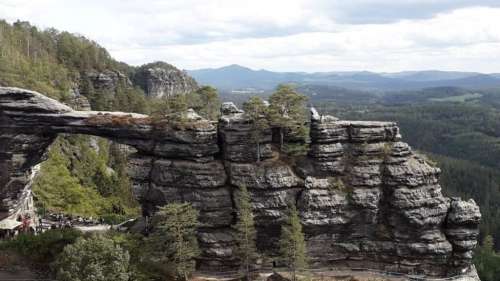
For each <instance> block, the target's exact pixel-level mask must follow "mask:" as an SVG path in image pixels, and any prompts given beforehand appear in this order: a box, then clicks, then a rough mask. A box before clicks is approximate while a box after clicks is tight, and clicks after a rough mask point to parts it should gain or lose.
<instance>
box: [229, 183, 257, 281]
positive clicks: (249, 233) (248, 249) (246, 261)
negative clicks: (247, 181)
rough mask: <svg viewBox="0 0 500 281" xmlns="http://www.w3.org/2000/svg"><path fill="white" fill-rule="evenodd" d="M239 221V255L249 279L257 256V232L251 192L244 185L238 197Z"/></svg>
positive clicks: (236, 228)
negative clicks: (251, 267)
mask: <svg viewBox="0 0 500 281" xmlns="http://www.w3.org/2000/svg"><path fill="white" fill-rule="evenodd" d="M236 204H237V208H238V210H237V214H238V222H237V223H236V225H235V227H234V228H235V230H236V235H235V236H236V237H235V238H236V242H237V244H238V248H237V255H238V257H240V258H241V261H242V267H243V268H244V270H245V276H246V278H247V280H249V276H250V266H251V265H252V264H253V263H254V262H255V259H256V258H257V247H256V246H255V240H256V239H257V232H256V230H255V222H254V219H253V213H252V204H251V202H250V194H249V192H248V189H247V188H246V186H242V187H241V189H240V192H239V193H238V196H237V198H236Z"/></svg>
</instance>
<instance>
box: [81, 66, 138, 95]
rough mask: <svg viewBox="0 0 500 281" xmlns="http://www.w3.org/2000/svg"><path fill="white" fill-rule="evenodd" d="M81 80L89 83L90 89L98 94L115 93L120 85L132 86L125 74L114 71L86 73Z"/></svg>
mask: <svg viewBox="0 0 500 281" xmlns="http://www.w3.org/2000/svg"><path fill="white" fill-rule="evenodd" d="M83 79H84V80H88V81H90V82H91V84H92V88H93V89H94V90H97V91H99V92H100V93H115V92H116V89H117V88H118V87H119V86H120V85H122V86H131V85H132V83H131V82H130V80H129V79H128V77H127V76H126V75H125V74H123V73H121V72H119V71H115V70H104V71H101V72H98V71H88V72H86V73H84V75H83ZM81 83H82V82H81ZM83 94H86V93H83Z"/></svg>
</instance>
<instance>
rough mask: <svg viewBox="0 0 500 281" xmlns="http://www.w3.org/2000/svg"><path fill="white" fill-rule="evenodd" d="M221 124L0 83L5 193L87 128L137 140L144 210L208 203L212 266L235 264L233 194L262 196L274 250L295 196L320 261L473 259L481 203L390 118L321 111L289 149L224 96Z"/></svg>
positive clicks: (426, 267) (393, 266) (203, 212)
mask: <svg viewBox="0 0 500 281" xmlns="http://www.w3.org/2000/svg"><path fill="white" fill-rule="evenodd" d="M222 114H223V115H222V117H221V118H220V120H219V122H218V124H212V123H210V122H208V121H206V120H203V119H202V118H200V117H199V116H198V115H197V114H196V113H194V112H190V113H189V114H188V118H187V121H186V122H183V123H182V124H179V123H176V122H165V123H163V124H153V123H152V122H151V120H150V119H149V118H148V117H147V116H144V115H137V114H134V115H132V114H125V113H97V112H91V111H89V112H78V111H73V110H71V109H70V108H68V107H66V106H63V105H60V104H59V103H57V102H56V101H54V100H51V99H48V98H46V97H44V96H42V95H40V94H37V93H34V92H29V91H25V90H20V89H13V88H0V129H1V131H0V138H1V140H2V142H0V143H1V146H0V166H1V168H2V169H0V173H1V174H0V195H1V197H2V198H3V199H4V200H3V209H4V211H7V210H8V209H9V208H11V209H12V208H14V207H15V202H16V198H17V197H16V196H17V194H18V193H19V191H20V190H22V189H23V188H24V187H25V186H26V184H27V182H28V178H29V171H30V169H31V167H32V166H33V165H35V164H37V163H38V162H40V161H41V159H43V154H44V151H45V149H46V148H47V146H48V145H49V144H50V143H51V142H52V140H53V138H54V137H55V135H56V134H57V133H61V132H62V133H83V134H91V135H98V136H104V137H108V138H111V139H113V140H115V141H117V142H121V143H125V144H128V145H132V146H134V147H135V148H136V149H137V150H138V152H137V153H136V154H134V155H132V156H131V157H130V169H129V170H130V176H131V178H132V180H133V183H134V193H135V194H136V196H137V198H138V199H139V200H140V202H141V203H142V206H143V208H144V210H145V212H146V213H148V212H149V213H153V212H154V210H155V208H156V206H158V205H163V204H166V203H170V202H178V201H187V202H191V203H192V204H193V206H195V207H196V208H197V209H199V210H200V217H199V219H200V222H201V226H200V228H199V234H198V238H199V242H200V246H201V248H202V256H201V258H200V260H199V266H200V267H202V268H208V269H210V268H212V269H213V268H215V269H217V270H220V269H221V268H222V267H232V266H236V265H237V264H238V259H237V257H235V256H234V255H233V247H234V240H233V237H232V229H231V225H232V224H234V222H235V219H236V218H235V216H234V214H235V212H234V211H235V206H234V200H233V197H234V195H235V194H236V193H237V192H238V188H239V187H241V186H243V185H244V186H246V187H247V188H248V189H249V191H250V193H251V195H252V204H253V207H254V215H255V220H256V224H257V228H258V247H259V249H260V250H261V251H262V252H265V253H267V254H268V255H271V256H272V255H273V254H275V253H276V250H277V246H276V245H277V244H276V243H277V240H278V237H279V232H280V226H281V223H282V222H283V220H284V219H285V211H286V207H287V203H288V202H291V203H292V204H296V205H297V207H298V209H299V212H300V216H301V219H302V223H303V225H304V231H305V233H306V239H307V245H308V252H309V255H310V257H311V262H312V265H313V266H323V265H329V266H332V265H334V266H345V267H364V268H372V269H384V270H389V271H397V272H419V273H425V274H428V275H433V276H449V275H456V274H460V273H464V272H467V271H469V270H473V268H472V267H471V259H472V250H473V248H474V247H475V246H476V243H477V242H476V239H477V236H478V224H479V221H480V217H481V215H480V212H479V208H478V207H477V205H476V204H475V202H474V201H473V200H469V201H462V200H461V199H458V198H447V197H444V196H443V195H442V193H441V187H440V185H439V182H438V177H439V172H440V170H439V169H438V168H437V167H434V166H432V165H430V164H429V163H428V162H427V161H425V159H424V158H423V157H421V156H419V155H416V154H414V153H413V152H412V151H411V149H410V147H409V146H408V145H407V144H406V143H404V142H401V136H400V135H399V129H398V127H397V125H396V124H395V123H390V122H359V121H340V120H337V119H335V118H333V117H329V116H319V115H318V114H317V113H316V112H313V114H312V120H311V131H310V134H311V148H310V151H309V154H308V156H304V157H295V158H293V157H292V158H291V157H285V156H283V155H280V154H279V153H278V152H277V151H276V150H274V149H273V146H272V137H271V132H267V134H266V135H265V137H264V138H263V141H262V144H261V149H260V153H261V155H260V159H262V161H261V162H259V163H257V162H256V158H257V157H256V153H257V148H256V145H255V144H253V143H250V142H249V140H250V139H251V138H250V137H249V134H250V128H251V126H250V125H251V124H250V123H249V121H248V120H247V119H246V117H245V114H244V113H243V112H242V111H240V110H238V109H237V108H236V107H235V106H234V105H231V104H224V105H223V107H222Z"/></svg>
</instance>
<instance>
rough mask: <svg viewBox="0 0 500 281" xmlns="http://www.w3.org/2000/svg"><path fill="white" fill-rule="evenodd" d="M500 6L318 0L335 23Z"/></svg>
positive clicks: (465, 1)
mask: <svg viewBox="0 0 500 281" xmlns="http://www.w3.org/2000/svg"><path fill="white" fill-rule="evenodd" d="M476 6H477V7H500V1H498V0H438V1H435V0H399V1H398V0H350V1H321V2H320V3H318V7H319V8H322V9H323V10H324V11H327V12H326V13H328V15H329V16H330V17H331V18H332V19H334V20H335V21H336V22H338V23H344V24H372V23H375V24H376V23H391V22H395V21H399V20H405V19H428V18H431V17H433V16H435V15H436V14H438V13H444V12H449V11H452V10H455V9H459V8H466V7H476Z"/></svg>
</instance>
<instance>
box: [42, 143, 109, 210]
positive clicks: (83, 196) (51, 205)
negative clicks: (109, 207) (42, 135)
mask: <svg viewBox="0 0 500 281" xmlns="http://www.w3.org/2000/svg"><path fill="white" fill-rule="evenodd" d="M69 166H70V161H69V159H68V158H66V157H65V155H64V154H63V153H62V152H61V149H60V147H58V146H54V147H52V149H51V150H50V151H49V160H47V161H46V162H45V163H44V164H43V165H42V168H41V171H40V172H41V173H40V174H41V176H39V177H37V178H36V180H35V183H34V185H33V192H34V193H35V194H36V196H37V198H38V200H39V202H41V204H42V205H43V207H44V208H45V209H48V210H53V211H64V212H67V213H70V214H78V215H85V216H96V215H97V214H98V213H99V212H100V211H101V208H102V207H103V202H102V200H101V198H100V196H99V193H98V192H97V191H96V190H94V189H90V188H85V187H83V186H82V185H81V184H80V182H79V181H78V179H77V178H75V177H73V176H72V175H71V172H70V171H69V169H68V167H69Z"/></svg>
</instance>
